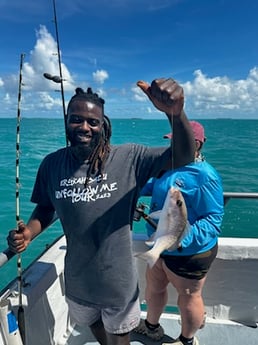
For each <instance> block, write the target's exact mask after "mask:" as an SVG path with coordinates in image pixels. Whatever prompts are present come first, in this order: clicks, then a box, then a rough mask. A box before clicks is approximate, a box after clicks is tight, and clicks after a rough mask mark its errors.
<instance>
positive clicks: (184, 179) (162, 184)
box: [134, 121, 224, 345]
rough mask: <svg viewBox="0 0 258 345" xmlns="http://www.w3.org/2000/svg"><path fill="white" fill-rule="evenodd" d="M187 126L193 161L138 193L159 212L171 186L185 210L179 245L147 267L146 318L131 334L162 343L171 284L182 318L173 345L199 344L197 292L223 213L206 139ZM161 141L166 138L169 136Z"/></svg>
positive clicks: (219, 186) (197, 125)
mask: <svg viewBox="0 0 258 345" xmlns="http://www.w3.org/2000/svg"><path fill="white" fill-rule="evenodd" d="M190 125H191V127H192V130H193V133H194V137H195V143H196V152H195V161H194V162H192V163H190V164H188V165H185V166H183V167H180V168H178V169H173V170H169V171H165V172H163V173H162V174H161V175H160V176H159V177H158V178H152V179H150V180H149V181H148V182H147V184H146V185H145V186H144V187H143V189H142V191H141V195H142V196H152V198H151V204H150V213H152V212H154V211H158V210H161V209H162V207H163V204H164V201H165V198H166V196H167V192H168V190H169V188H170V187H171V186H174V187H176V188H178V189H179V190H180V191H181V193H182V195H183V197H184V200H185V203H186V207H187V213H188V222H189V224H190V225H189V229H188V232H187V234H186V235H185V237H184V238H183V240H182V241H181V244H180V247H179V248H178V249H177V250H174V251H168V250H167V251H165V252H163V253H162V254H161V256H160V258H159V259H158V261H157V262H156V264H155V265H154V266H153V268H152V269H150V268H149V266H148V265H147V268H146V290H145V299H146V303H147V317H146V320H143V319H142V320H141V322H140V324H139V326H138V327H137V328H136V329H135V330H134V331H136V332H138V333H142V334H145V335H147V336H148V337H150V338H152V339H154V340H160V339H162V337H163V335H164V330H163V328H162V327H161V325H160V324H159V318H160V316H161V314H162V312H163V310H164V307H165V305H166V303H167V286H168V284H169V283H171V284H172V285H173V286H174V287H175V289H176V290H177V293H178V308H179V311H180V315H181V334H180V336H179V338H178V339H177V341H176V342H174V343H173V344H174V345H198V344H199V342H198V340H197V338H196V337H195V333H196V332H197V330H198V329H199V328H201V327H202V326H203V323H204V318H205V309H204V302H203V298H202V289H203V286H204V283H205V280H206V276H207V272H208V270H209V268H210V266H211V264H212V262H213V261H214V259H215V257H216V255H217V250H218V235H219V234H220V232H221V224H222V219H223V214H224V202H223V187H222V180H221V177H220V176H219V174H218V172H217V171H216V170H215V169H214V168H213V167H212V166H211V165H210V164H209V163H208V162H207V161H206V160H205V158H204V156H203V155H202V153H201V149H202V147H203V144H204V142H205V140H206V137H205V135H204V128H203V126H202V125H201V124H200V123H199V122H196V121H190ZM164 137H165V138H171V137H172V134H171V133H170V134H167V135H165V136H164ZM157 221H158V220H157ZM146 227H147V233H148V236H151V235H152V234H153V232H154V231H155V229H154V227H153V226H151V225H150V224H149V223H146Z"/></svg>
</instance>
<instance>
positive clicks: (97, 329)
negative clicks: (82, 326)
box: [90, 319, 108, 345]
mask: <svg viewBox="0 0 258 345" xmlns="http://www.w3.org/2000/svg"><path fill="white" fill-rule="evenodd" d="M90 330H91V332H92V334H93V335H94V337H95V338H96V340H97V341H98V342H99V343H100V344H101V345H107V344H108V339H107V333H106V331H105V328H104V325H103V322H102V320H101V319H99V320H98V321H96V322H94V323H93V324H92V325H90Z"/></svg>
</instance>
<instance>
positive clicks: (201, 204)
mask: <svg viewBox="0 0 258 345" xmlns="http://www.w3.org/2000/svg"><path fill="white" fill-rule="evenodd" d="M172 186H174V187H176V188H178V189H180V191H181V193H182V194H183V197H184V200H185V203H186V207H187V213H188V221H189V223H190V227H189V229H188V231H187V234H186V236H185V237H184V239H183V240H182V242H181V245H182V251H178V250H175V251H165V252H164V253H163V254H168V255H177V256H178V255H192V254H196V253H202V252H205V251H207V250H209V249H211V248H212V247H213V246H214V245H215V244H216V242H217V238H218V235H219V234H220V232H221V224H222V219H223V215H224V201H223V187H222V181H221V177H220V175H219V174H218V172H217V171H216V170H215V169H214V168H213V167H212V166H211V165H210V164H209V163H207V162H206V161H197V162H194V163H191V164H188V165H186V166H184V167H181V168H179V169H175V170H171V171H167V172H166V173H164V174H163V175H162V176H161V177H160V178H152V179H150V180H149V181H148V182H147V184H146V185H145V186H144V187H143V189H142V191H141V195H142V196H152V198H151V204H150V213H152V212H154V211H157V210H161V209H162V207H163V204H164V202H165V198H166V196H167V192H168V190H169V188H170V187H172ZM146 228H147V232H148V235H149V236H151V234H152V233H153V232H154V228H153V227H152V226H151V225H149V224H148V223H147V224H146Z"/></svg>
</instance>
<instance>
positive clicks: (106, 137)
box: [67, 87, 112, 186]
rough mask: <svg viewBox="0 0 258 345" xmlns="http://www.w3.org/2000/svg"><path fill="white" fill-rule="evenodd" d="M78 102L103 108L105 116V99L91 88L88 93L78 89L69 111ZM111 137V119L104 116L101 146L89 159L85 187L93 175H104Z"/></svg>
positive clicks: (98, 146)
mask: <svg viewBox="0 0 258 345" xmlns="http://www.w3.org/2000/svg"><path fill="white" fill-rule="evenodd" d="M78 100H83V101H88V102H91V103H93V104H95V105H97V106H99V107H101V108H102V109H103V114H104V103H105V101H104V99H102V98H101V97H99V95H98V94H97V93H93V91H92V89H91V88H90V87H88V89H87V91H86V92H85V91H84V90H83V89H82V88H80V87H78V88H76V90H75V95H74V96H73V97H72V98H71V100H70V102H69V104H68V107H67V110H69V107H70V106H71V103H72V102H74V101H78ZM111 135H112V129H111V122H110V119H109V118H108V116H107V115H103V128H102V134H101V137H100V141H99V144H98V145H97V146H96V148H95V149H94V150H93V152H92V154H91V155H90V157H89V164H90V166H89V169H88V171H87V175H86V181H85V186H86V185H87V184H88V181H89V179H90V176H91V174H95V173H96V172H98V173H99V174H101V175H102V174H103V169H104V166H105V162H106V160H107V158H108V154H109V152H110V138H111Z"/></svg>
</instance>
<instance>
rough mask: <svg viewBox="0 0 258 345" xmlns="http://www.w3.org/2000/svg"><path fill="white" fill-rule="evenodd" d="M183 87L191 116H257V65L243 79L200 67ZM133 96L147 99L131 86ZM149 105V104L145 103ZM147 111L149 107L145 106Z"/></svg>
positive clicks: (138, 99)
mask: <svg viewBox="0 0 258 345" xmlns="http://www.w3.org/2000/svg"><path fill="white" fill-rule="evenodd" d="M181 85H182V87H183V88H184V94H185V107H186V108H187V113H188V115H189V116H190V117H195V116H198V117H199V116H201V117H207V118H209V117H220V116H221V117H228V116H229V117H242V118H244V117H245V115H246V114H248V116H250V115H251V117H252V116H254V117H256V118H257V117H258V97H257V94H258V67H254V68H253V69H251V70H250V71H249V73H248V75H247V77H246V79H240V80H231V79H229V78H228V77H226V76H224V77H220V76H216V77H208V76H207V75H205V74H204V73H203V72H202V71H201V70H196V71H195V72H194V79H193V80H192V81H187V82H186V83H182V84H181ZM131 91H132V93H133V99H134V100H136V101H138V102H147V103H148V102H149V100H148V98H147V97H146V96H145V95H144V93H143V92H142V91H141V90H140V89H139V88H137V87H132V88H131ZM148 107H149V105H148ZM146 113H149V108H147V107H146Z"/></svg>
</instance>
